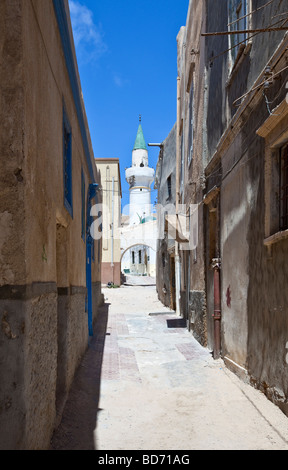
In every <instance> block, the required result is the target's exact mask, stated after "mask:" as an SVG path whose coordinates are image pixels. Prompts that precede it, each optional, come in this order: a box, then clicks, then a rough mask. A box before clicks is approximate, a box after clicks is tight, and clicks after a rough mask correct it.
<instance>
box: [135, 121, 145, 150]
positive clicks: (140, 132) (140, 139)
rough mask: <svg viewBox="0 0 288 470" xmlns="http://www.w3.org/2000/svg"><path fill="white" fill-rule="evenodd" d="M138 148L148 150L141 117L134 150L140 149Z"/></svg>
mask: <svg viewBox="0 0 288 470" xmlns="http://www.w3.org/2000/svg"><path fill="white" fill-rule="evenodd" d="M138 149H144V150H148V149H147V146H146V142H145V139H144V135H143V129H142V126H141V118H140V119H139V127H138V131H137V136H136V140H135V144H134V148H133V150H138Z"/></svg>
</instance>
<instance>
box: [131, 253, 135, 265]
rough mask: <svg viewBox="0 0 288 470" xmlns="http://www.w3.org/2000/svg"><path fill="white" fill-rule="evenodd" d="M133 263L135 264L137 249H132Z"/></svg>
mask: <svg viewBox="0 0 288 470" xmlns="http://www.w3.org/2000/svg"><path fill="white" fill-rule="evenodd" d="M132 264H135V251H132Z"/></svg>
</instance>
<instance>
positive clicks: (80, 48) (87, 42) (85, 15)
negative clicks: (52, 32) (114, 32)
mask: <svg viewBox="0 0 288 470" xmlns="http://www.w3.org/2000/svg"><path fill="white" fill-rule="evenodd" d="M69 8H70V15H71V22H72V28H73V36H74V42H75V47H76V52H77V56H78V59H79V60H81V61H82V62H90V61H91V60H95V59H98V58H99V57H101V56H102V55H103V54H104V53H105V52H107V45H106V44H105V42H104V40H103V32H102V29H101V25H96V24H95V23H94V19H93V12H92V11H91V10H89V8H87V7H86V6H85V5H81V3H79V2H78V1H77V0H69Z"/></svg>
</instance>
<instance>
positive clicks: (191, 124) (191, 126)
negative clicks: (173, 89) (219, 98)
mask: <svg viewBox="0 0 288 470" xmlns="http://www.w3.org/2000/svg"><path fill="white" fill-rule="evenodd" d="M193 138H194V79H193V78H192V82H191V88H190V96H189V134H188V165H190V163H191V161H192V157H193Z"/></svg>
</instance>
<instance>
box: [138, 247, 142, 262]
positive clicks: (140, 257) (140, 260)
mask: <svg viewBox="0 0 288 470" xmlns="http://www.w3.org/2000/svg"><path fill="white" fill-rule="evenodd" d="M138 255H139V264H141V263H142V251H141V250H139V253H138Z"/></svg>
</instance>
